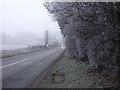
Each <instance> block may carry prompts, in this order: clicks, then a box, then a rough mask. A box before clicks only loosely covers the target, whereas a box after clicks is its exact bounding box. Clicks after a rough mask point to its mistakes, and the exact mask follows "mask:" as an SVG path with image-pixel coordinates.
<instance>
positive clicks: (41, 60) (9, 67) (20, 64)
mask: <svg viewBox="0 0 120 90" xmlns="http://www.w3.org/2000/svg"><path fill="white" fill-rule="evenodd" d="M62 52H63V49H61V48H60V47H56V48H51V49H47V50H43V51H38V52H34V53H28V54H22V55H17V56H13V57H9V58H4V59H3V60H2V65H3V66H2V86H3V88H30V87H31V86H32V85H33V83H34V82H35V81H36V80H37V79H38V77H40V75H41V74H42V73H43V71H45V69H47V68H48V67H49V66H50V65H51V64H52V63H53V62H54V61H55V60H56V59H57V58H58V57H59V56H60V55H61V53H62Z"/></svg>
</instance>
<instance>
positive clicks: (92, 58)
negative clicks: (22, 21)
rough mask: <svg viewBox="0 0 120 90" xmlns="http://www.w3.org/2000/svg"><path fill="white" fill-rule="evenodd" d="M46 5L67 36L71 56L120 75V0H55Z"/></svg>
mask: <svg viewBox="0 0 120 90" xmlns="http://www.w3.org/2000/svg"><path fill="white" fill-rule="evenodd" d="M44 5H45V7H46V8H47V9H48V11H49V12H50V13H51V14H52V15H53V17H54V18H55V19H56V20H57V22H58V24H59V26H60V29H61V32H62V34H63V36H64V37H65V39H66V50H67V54H68V57H69V58H72V59H78V60H82V61H86V60H87V61H89V64H90V66H92V67H93V68H95V69H98V70H100V71H101V72H105V73H107V74H109V75H111V76H113V77H120V48H119V46H120V44H119V42H120V2H52V3H45V4H44Z"/></svg>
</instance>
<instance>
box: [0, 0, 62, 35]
mask: <svg viewBox="0 0 120 90" xmlns="http://www.w3.org/2000/svg"><path fill="white" fill-rule="evenodd" d="M1 17H2V18H1V19H2V22H1V25H2V26H1V30H0V32H4V33H6V34H8V35H12V36H15V35H16V34H18V33H21V32H22V33H23V32H25V33H26V32H30V33H34V34H35V35H36V36H38V37H43V36H44V35H45V26H46V30H48V32H49V33H51V34H52V33H54V34H55V35H56V36H58V37H61V33H60V29H59V26H58V24H57V22H55V21H52V18H51V16H50V14H49V13H48V11H47V10H46V8H45V7H44V6H43V4H42V2H41V3H40V2H39V3H35V2H19V3H18V2H7V3H2V16H1Z"/></svg>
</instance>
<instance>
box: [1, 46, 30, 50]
mask: <svg viewBox="0 0 120 90" xmlns="http://www.w3.org/2000/svg"><path fill="white" fill-rule="evenodd" d="M0 47H1V48H0V49H2V50H15V49H22V48H26V47H28V46H27V45H0Z"/></svg>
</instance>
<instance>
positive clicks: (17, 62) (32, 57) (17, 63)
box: [0, 53, 46, 69]
mask: <svg viewBox="0 0 120 90" xmlns="http://www.w3.org/2000/svg"><path fill="white" fill-rule="evenodd" d="M43 54H46V53H43ZM43 54H40V55H43ZM40 55H37V56H35V57H38V56H40ZM35 57H32V58H35ZM32 58H27V59H23V60H21V61H18V62H14V63H11V64H8V65H5V66H2V68H1V67H0V69H3V68H6V67H9V66H12V65H15V64H18V63H22V62H25V61H28V60H30V59H32Z"/></svg>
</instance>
